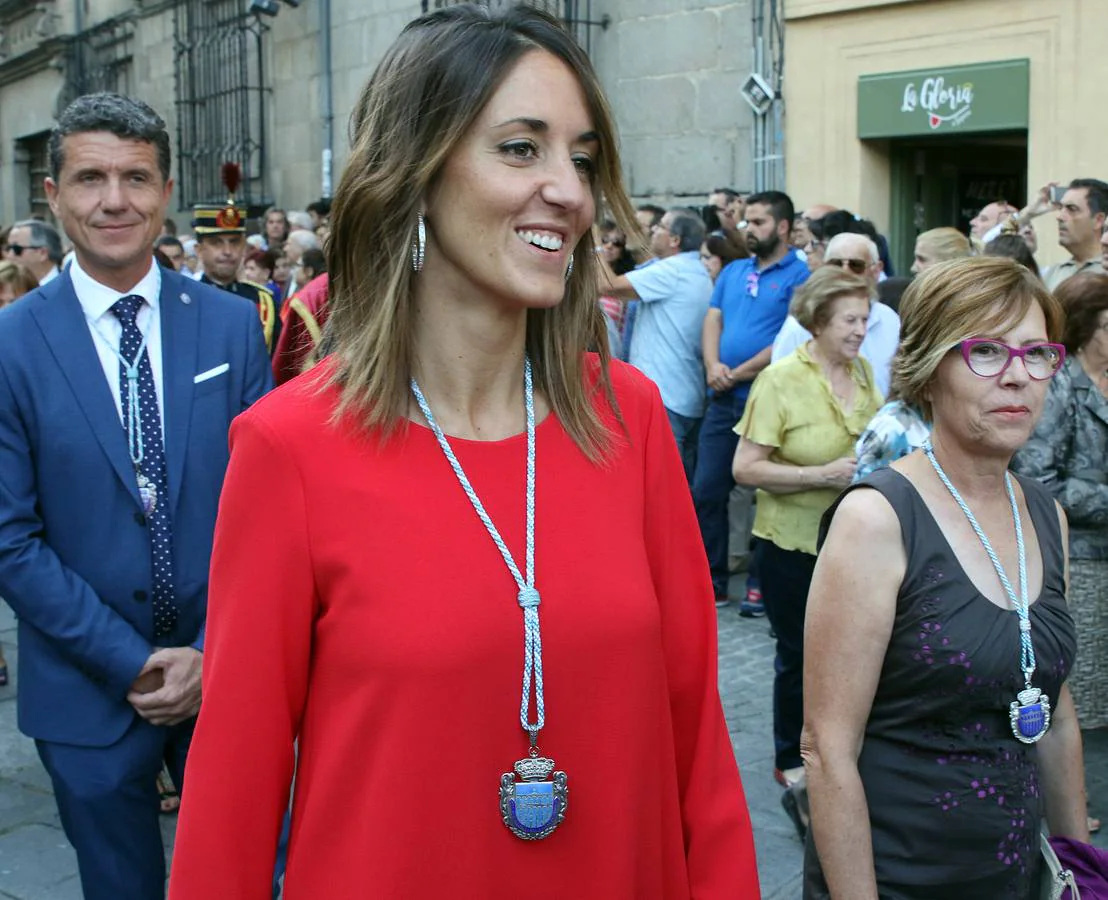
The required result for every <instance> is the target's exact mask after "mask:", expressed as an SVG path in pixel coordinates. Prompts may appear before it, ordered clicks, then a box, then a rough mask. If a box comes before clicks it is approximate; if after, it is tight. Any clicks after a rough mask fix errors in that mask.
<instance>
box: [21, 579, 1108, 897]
mask: <svg viewBox="0 0 1108 900" xmlns="http://www.w3.org/2000/svg"><path fill="white" fill-rule="evenodd" d="M741 591H742V579H741V577H737V578H736V579H734V580H733V582H732V590H731V594H732V596H739V595H740V594H741ZM0 643H2V644H3V648H4V655H5V656H6V657H7V659H8V667H9V671H10V672H11V674H12V682H13V683H12V684H10V685H9V686H8V687H6V688H0V900H81V889H80V883H79V882H78V879H77V861H76V858H75V856H74V854H73V850H72V849H71V848H70V846H69V844H68V843H67V842H66V839H65V835H64V834H63V833H62V830H61V825H60V824H59V822H58V816H57V812H56V810H55V808H54V800H53V796H52V795H51V792H50V782H49V779H48V778H47V777H46V774H45V772H44V771H43V769H42V765H41V764H40V762H39V760H38V756H37V754H36V753H35V748H34V744H33V742H31V741H30V740H28V739H27V738H25V737H23V736H22V735H21V734H19V732H18V730H17V729H16V716H15V691H16V685H15V683H14V682H15V675H16V662H17V660H18V655H19V653H18V648H17V647H16V645H15V620H14V618H13V616H12V614H11V610H10V609H8V607H7V606H5V605H4V604H2V603H0ZM719 645H720V676H719V677H720V694H721V697H722V699H723V709H724V712H725V714H726V715H727V722H728V726H729V729H730V734H731V742H732V745H733V746H734V748H735V757H736V759H738V761H739V767H740V769H741V770H742V774H743V784H744V787H745V790H746V799H747V804H748V806H749V807H750V815H751V819H752V821H753V824H754V838H755V843H756V845H757V851H758V868H759V872H760V875H761V883H762V896H763V900H799V897H800V893H801V888H800V885H801V874H800V872H801V863H802V859H803V847H802V845H801V843H800V841H799V840H798V839H797V837H796V833H795V831H794V830H793V826H792V823H791V822H790V821H789V819H788V818H787V817H786V816H785V814H784V812H783V811H782V810H781V805H780V801H781V789H780V788H779V787H778V786H777V784H776V783H775V782H774V781H773V738H772V731H773V728H772V721H773V713H772V706H771V691H770V687H771V684H772V680H773V641H772V640H771V639H770V637H769V634H768V625H767V624H766V620H765V619H742V618H740V617H739V616H738V613H737V610H736V608H734V607H732V608H730V609H723V610H720V611H719ZM1085 767H1086V773H1087V774H1086V781H1087V784H1088V787H1089V808H1090V809H1091V810H1092V811H1093V812H1094V814H1095V813H1100V814H1102V815H1108V729H1102V730H1101V731H1099V732H1097V733H1093V734H1089V735H1086V744H1085ZM175 824H176V820H175V819H174V818H173V817H163V819H162V830H163V835H164V837H165V843H166V847H167V851H166V852H167V858H168V855H169V853H170V849H169V848H171V847H172V843H173V833H174V826H175ZM1094 843H1096V844H1097V845H1098V846H1100V847H1106V848H1108V838H1106V835H1105V834H1104V833H1103V832H1102V833H1101V835H1099V836H1098V837H1097V838H1096V839H1095V841H1094Z"/></svg>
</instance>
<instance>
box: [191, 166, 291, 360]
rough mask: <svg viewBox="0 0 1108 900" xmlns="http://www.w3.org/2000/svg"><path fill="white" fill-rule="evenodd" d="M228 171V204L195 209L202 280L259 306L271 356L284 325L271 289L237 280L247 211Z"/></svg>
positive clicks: (195, 228)
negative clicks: (242, 205) (202, 268)
mask: <svg viewBox="0 0 1108 900" xmlns="http://www.w3.org/2000/svg"><path fill="white" fill-rule="evenodd" d="M227 168H228V167H227V166H224V181H225V183H227V185H228V191H229V196H228V199H227V203H226V205H223V206H219V205H216V204H211V203H201V204H198V205H197V206H194V207H193V210H192V231H193V234H195V235H196V255H197V256H198V257H199V258H200V262H201V263H202V264H203V267H204V274H203V275H201V276H200V281H202V282H204V283H205V284H214V285H215V286H216V287H220V288H223V290H225V291H230V292H231V293H232V294H238V295H239V296H240V297H245V298H246V299H247V300H249V301H250V302H251V303H253V304H254V305H255V306H257V307H258V317H259V318H260V319H261V322H262V331H263V333H264V334H265V346H266V349H267V350H268V351H269V353H270V355H271V356H272V355H273V348H274V347H276V346H277V336H278V334H279V333H280V330H281V323H280V320H279V319H278V318H277V309H276V304H274V302H273V294H272V293H271V292H270V291H269V289H268V288H266V287H264V286H263V285H260V284H255V283H254V282H253V281H239V279H238V273H239V267H240V266H241V265H242V258H243V254H244V253H245V252H246V210H245V209H243V208H242V207H241V206H238V205H237V204H236V203H235V196H234V191H235V187H234V185H235V184H237V179H236V178H228V172H227ZM235 168H237V167H235Z"/></svg>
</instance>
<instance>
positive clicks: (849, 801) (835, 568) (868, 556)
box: [801, 488, 907, 900]
mask: <svg viewBox="0 0 1108 900" xmlns="http://www.w3.org/2000/svg"><path fill="white" fill-rule="evenodd" d="M906 567H907V560H906V557H905V552H904V544H903V540H902V538H901V533H900V523H899V520H898V519H897V517H896V513H895V512H894V511H893V509H892V507H891V506H890V505H889V503H888V501H887V500H885V498H884V497H883V496H882V495H881V494H880V493H878V492H877V491H875V490H871V489H865V488H863V489H859V490H855V491H854V492H852V493H850V494H848V495H847V496H846V497H845V498H844V499H843V501H842V502H841V504H840V505H839V508H838V510H837V511H836V513H835V517H834V519H833V521H832V523H831V529H830V531H829V533H828V535H827V540H826V542H825V543H824V546H823V548H822V549H821V551H820V555H819V560H818V562H817V563H816V570H815V574H814V576H813V578H812V586H811V589H810V591H809V593H808V611H807V616H806V622H805V628H804V732H803V735H802V737H801V754H802V755H803V757H804V767H805V770H806V772H807V777H808V797H809V801H810V804H811V813H812V834H813V837H814V838H815V843H816V850H817V851H818V853H819V858H820V864H821V866H822V867H823V874H824V877H825V878H826V880H827V885H828V887H829V888H830V891H831V896H832V897H834V898H835V900H877V880H876V875H875V871H874V864H873V845H872V843H871V840H870V825H869V810H868V808H867V806H866V796H865V792H864V790H863V788H862V780H861V777H860V776H859V773H858V756H859V754H860V752H861V749H862V741H863V740H864V736H865V727H866V721H867V719H868V718H869V714H870V709H871V707H872V705H873V697H874V695H875V693H876V691H877V685H878V681H879V678H880V675H881V666H882V663H883V661H884V659H885V652H886V650H887V648H888V644H889V636H890V635H891V633H892V627H893V621H894V619H895V617H896V599H897V593H898V591H899V589H900V584H901V582H902V580H903V578H904V573H905V570H906Z"/></svg>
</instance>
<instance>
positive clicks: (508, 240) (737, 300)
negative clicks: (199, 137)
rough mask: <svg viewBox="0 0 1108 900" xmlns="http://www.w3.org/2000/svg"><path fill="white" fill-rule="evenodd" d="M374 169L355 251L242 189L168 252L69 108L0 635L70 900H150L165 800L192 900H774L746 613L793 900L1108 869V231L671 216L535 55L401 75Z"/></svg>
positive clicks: (746, 212)
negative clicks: (759, 823) (749, 720)
mask: <svg viewBox="0 0 1108 900" xmlns="http://www.w3.org/2000/svg"><path fill="white" fill-rule="evenodd" d="M457 59H467V60H468V59H481V60H483V61H484V64H483V65H482V66H458V65H457V64H456V62H455V61H456V60H457ZM352 134H353V139H354V143H353V149H352V153H351V156H350V159H349V161H348V163H347V166H346V170H345V173H344V175H343V178H342V182H341V185H340V187H339V190H338V191H337V192H336V199H335V201H334V206H333V209H332V207H331V205H330V204H329V203H327V202H321V203H315V204H312V205H311V206H309V207H308V208H307V210H305V211H304V212H303V213H299V212H286V211H284V210H281V209H270V210H268V211H266V212H265V214H264V215H263V216H262V217H260V220H259V227H258V230H257V233H256V234H253V233H249V232H250V231H251V230H252V228H251V223H250V222H249V221H248V218H247V214H246V213H247V211H246V210H245V209H243V208H242V207H241V206H240V205H239V204H238V203H237V202H236V199H235V193H236V189H237V186H238V173H237V170H236V169H235V167H234V166H226V167H225V168H224V173H223V174H224V181H225V184H226V186H227V189H228V199H227V201H226V202H224V203H216V204H200V205H198V206H197V207H195V208H194V209H193V211H192V219H191V223H190V233H189V234H187V235H185V234H178V233H177V229H176V227H175V226H174V224H173V222H172V221H170V220H169V219H168V218H167V217H166V213H167V209H168V204H169V201H170V197H171V193H172V183H171V181H170V178H169V171H170V166H169V137H168V134H167V132H166V128H165V123H164V121H163V120H162V119H161V117H160V116H159V115H158V114H157V112H156V111H154V110H153V109H151V108H150V107H149V106H147V105H146V104H144V103H141V102H139V101H136V100H133V99H129V98H126V97H122V96H119V95H116V94H95V95H89V96H86V97H81V98H79V99H77V100H76V101H74V102H73V103H72V104H71V106H70V107H69V108H67V109H66V110H65V111H64V112H63V113H62V115H61V116H60V118H59V122H58V125H57V128H56V129H55V131H54V133H53V135H52V137H51V142H50V175H49V177H48V178H47V179H46V183H45V184H46V193H47V197H48V199H49V202H50V208H51V212H52V214H53V216H54V218H55V220H56V221H57V223H58V227H55V226H54V225H52V224H50V223H48V222H45V221H43V220H40V219H28V220H24V221H20V222H17V223H16V224H14V225H13V226H11V227H10V228H8V229H7V230H6V231H4V232H3V234H2V236H0V246H2V249H3V257H4V261H3V262H2V263H0V305H4V307H5V308H4V309H3V310H2V311H0V596H2V597H3V598H4V599H5V600H6V601H7V602H9V603H10V604H11V605H12V607H13V608H14V610H15V612H16V614H17V616H18V619H19V629H20V631H19V639H20V685H19V687H20V691H19V717H20V728H21V729H22V730H23V731H24V732H25V733H26V734H28V735H29V736H31V737H33V738H34V739H35V741H36V747H37V749H38V752H39V755H40V757H41V759H42V762H43V765H44V766H45V768H46V771H47V772H48V774H49V776H50V778H51V781H52V784H53V787H54V792H55V796H56V799H57V804H58V809H59V813H60V816H61V821H62V825H63V827H64V829H65V833H66V835H67V837H68V839H69V840H70V841H71V843H72V844H73V846H74V848H75V849H76V851H77V858H78V863H79V867H80V874H81V882H82V887H83V891H84V895H85V897H86V898H89V900H153V898H155V897H159V898H160V897H162V896H163V892H164V885H165V880H166V871H165V865H164V856H163V852H162V847H161V837H160V832H159V829H158V806H159V792H160V793H161V797H160V802H161V804H162V806H161V808H162V810H163V811H165V810H171V809H173V808H175V806H176V798H175V796H174V795H175V793H176V791H177V790H178V789H179V790H180V793H181V795H182V805H181V812H180V817H181V818H180V822H179V825H178V831H177V844H176V847H175V852H174V862H173V870H172V872H171V873H170V888H169V890H170V897H171V898H172V900H192V898H196V900H208V898H211V897H232V898H236V900H238V898H242V900H263V898H268V897H270V896H275V895H276V892H277V891H278V890H279V889H280V888H279V882H280V881H281V880H282V878H283V890H284V896H285V897H287V898H289V900H298V898H315V897H321V896H327V897H334V898H345V897H351V898H353V897H358V896H363V895H364V894H365V892H366V891H367V890H369V891H370V892H371V893H373V894H375V895H377V894H379V895H380V896H389V897H401V896H403V897H424V896H426V897H431V896H436V897H437V896H440V895H444V894H446V893H447V892H450V893H452V894H457V895H461V896H480V897H486V898H497V897H503V898H508V897H517V896H520V891H521V888H520V885H523V884H526V885H528V886H529V887H527V888H526V892H527V893H529V895H531V896H535V897H542V898H564V897H596V898H600V897H604V898H615V897H627V898H631V897H634V898H636V900H638V898H644V900H651V898H657V900H663V898H664V900H681V898H724V897H749V898H754V897H757V896H758V895H759V887H758V877H757V867H756V862H755V855H754V843H753V835H752V832H751V825H750V817H749V814H748V811H747V808H746V803H745V800H744V794H743V787H742V783H741V780H740V776H739V772H738V768H737V766H736V762H735V758H734V754H733V752H732V749H731V744H730V740H729V738H728V732H727V727H726V724H725V722H724V719H723V713H722V708H721V704H720V699H719V694H718V688H717V679H716V673H717V647H716V623H717V616H718V615H728V614H734V613H733V612H732V610H734V611H736V612H737V613H738V615H740V616H742V617H745V618H749V619H758V618H761V617H763V616H765V617H766V618H767V619H768V623H769V625H770V627H771V629H772V633H773V635H774V638H775V641H776V658H775V661H774V666H773V671H772V673H770V672H769V671H767V673H766V678H767V684H768V682H769V680H770V679H771V678H772V683H773V710H774V716H773V734H772V742H773V746H774V758H775V772H774V777H775V779H776V780H777V782H778V783H779V784H780V786H781V789H782V790H781V803H782V806H783V809H784V812H785V813H786V814H787V815H788V817H789V818H790V819H791V820H792V822H793V824H794V825H795V827H796V829H797V831H798V833H799V835H800V836H801V837H802V838H803V839H804V840H806V860H805V872H804V896H805V897H806V898H813V900H814V898H832V897H834V898H838V897H855V896H856V897H873V898H876V897H878V896H880V897H888V898H897V900H911V898H924V897H926V898H934V897H937V896H942V897H944V898H953V900H958V898H966V900H968V898H971V897H972V898H978V897H1002V896H1003V897H1013V898H1024V900H1030V898H1037V897H1038V896H1039V893H1038V892H1039V889H1040V887H1041V886H1042V885H1043V883H1044V882H1045V880H1046V879H1048V878H1049V877H1050V875H1049V872H1048V871H1047V869H1046V868H1045V863H1044V856H1043V855H1041V852H1040V842H1039V832H1040V828H1041V827H1042V826H1043V825H1044V823H1045V826H1046V828H1047V830H1048V831H1049V832H1050V834H1051V835H1053V836H1054V838H1055V839H1056V843H1055V845H1054V846H1055V852H1058V853H1064V852H1065V847H1066V846H1067V845H1066V844H1065V843H1064V842H1065V841H1067V840H1069V841H1075V842H1084V841H1087V840H1088V837H1089V834H1090V831H1092V830H1095V828H1097V827H1099V823H1098V822H1096V821H1095V819H1092V818H1090V817H1089V815H1088V811H1087V810H1086V806H1085V792H1084V776H1083V770H1082V752H1081V729H1083V728H1084V729H1091V728H1102V727H1105V726H1108V704H1106V698H1108V605H1106V602H1105V601H1106V598H1108V467H1106V462H1105V460H1106V459H1108V455H1106V454H1108V399H1106V397H1108V274H1105V270H1104V265H1105V263H1106V262H1108V229H1106V227H1105V226H1106V217H1108V184H1105V183H1103V182H1100V181H1098V180H1095V179H1087V178H1083V179H1076V180H1074V181H1071V182H1069V183H1068V184H1067V185H1065V186H1063V185H1060V184H1057V183H1052V184H1049V185H1046V186H1045V187H1044V188H1043V189H1042V190H1041V191H1040V192H1039V193H1038V194H1037V195H1036V197H1035V198H1033V199H1032V202H1031V203H1030V204H1028V205H1027V206H1025V207H1023V208H1022V209H1020V208H1017V207H1015V206H1013V205H1012V204H1009V203H1007V202H1006V201H1003V200H998V201H997V202H995V203H991V204H989V205H988V206H986V207H985V208H984V209H982V210H981V212H980V214H979V215H978V216H976V217H975V218H974V219H973V222H972V225H971V233H970V234H969V235H965V234H962V233H961V232H959V231H958V230H957V229H956V228H953V227H941V228H935V229H931V230H928V231H924V232H923V233H921V234H920V235H919V236H918V237H917V239H916V244H915V248H914V249H915V252H914V259H913V263H912V266H911V274H912V277H911V278H909V277H906V276H905V277H899V278H898V277H896V275H895V273H894V269H893V264H892V260H891V258H890V255H889V245H888V242H887V240H886V239H885V237H884V236H882V235H881V234H880V233H879V232H878V230H877V229H876V228H875V227H874V226H873V224H872V223H870V222H869V221H867V220H865V219H862V218H860V217H858V216H856V215H854V214H853V213H851V212H850V211H846V210H841V209H836V208H834V207H833V206H830V205H828V204H812V205H809V206H808V207H806V208H805V209H804V210H803V211H802V212H801V213H799V214H798V213H797V211H796V209H795V207H794V204H793V201H792V199H791V198H790V197H789V196H788V195H787V194H785V193H783V192H781V191H776V190H767V191H760V192H757V193H752V194H743V193H740V192H738V191H735V190H731V189H718V190H715V191H712V192H711V193H710V194H709V195H708V197H707V202H706V204H705V205H704V206H702V207H697V208H690V207H686V206H674V207H671V208H664V207H660V206H656V205H652V204H644V205H641V206H639V207H638V208H637V209H636V208H635V207H634V206H633V205H632V203H631V201H630V199H629V198H628V196H627V194H626V192H625V190H624V187H623V182H622V175H621V171H620V162H619V157H618V151H617V140H616V136H615V128H614V123H613V122H612V120H611V117H610V113H609V112H608V107H607V105H606V103H605V101H604V98H603V94H602V91H601V89H600V86H599V83H598V81H597V79H596V76H595V73H594V72H593V70H592V68H591V65H590V63H589V61H588V59H587V57H586V56H585V55H584V53H583V52H582V51H581V49H580V48H579V47H578V46H577V45H576V43H575V42H574V41H573V40H572V38H570V37H569V36H568V35H567V34H566V33H565V31H563V30H562V28H561V27H560V26H559V25H558V23H557V22H556V21H555V20H554V19H552V18H551V17H549V16H547V15H546V14H544V13H542V12H539V11H536V10H534V9H530V8H528V7H525V6H514V7H510V8H508V9H506V10H503V11H499V12H490V11H489V10H488V9H484V8H477V7H474V6H468V5H462V6H455V7H451V8H448V9H443V10H439V11H436V12H433V13H430V14H428V15H425V16H423V17H421V18H420V19H417V20H416V21H415V22H413V23H412V24H410V25H409V26H408V27H407V28H406V29H405V30H404V32H403V34H402V35H401V37H400V38H399V39H398V41H397V42H396V43H395V44H394V45H393V47H392V48H391V49H390V50H389V52H388V53H387V54H386V56H385V58H384V60H383V61H382V62H381V64H380V65H379V67H378V68H377V70H376V72H375V73H374V75H373V77H372V78H371V80H370V81H369V83H368V84H367V85H366V87H365V89H364V91H363V94H362V97H361V98H360V99H359V102H358V104H357V105H356V111H355V114H354V120H353V129H352ZM1051 212H1053V214H1055V215H1056V216H1057V219H1058V224H1059V236H1060V237H1059V241H1060V243H1061V245H1062V247H1063V248H1064V249H1065V250H1066V251H1067V252H1068V254H1069V258H1068V259H1067V260H1066V261H1065V262H1063V263H1060V264H1058V265H1056V266H1052V267H1049V268H1045V269H1042V270H1040V268H1039V267H1038V266H1037V264H1036V261H1035V253H1036V252H1037V250H1038V248H1037V235H1036V232H1035V230H1034V225H1033V223H1034V220H1035V219H1036V218H1037V217H1038V216H1041V215H1045V214H1047V213H1051ZM1102 241H1103V245H1104V249H1103V250H1102ZM1102 253H1103V256H1102ZM297 376H299V377H297ZM275 384H276V385H284V386H283V387H282V388H281V389H280V390H276V391H272V392H271V388H272V387H273V386H274V385H275ZM228 444H229V445H230V449H228ZM582 510H588V511H589V514H588V515H582ZM736 535H738V538H737V539H736ZM598 547H602V548H603V549H604V552H603V553H598V552H596V551H597V548H598ZM744 568H745V569H746V570H747V578H746V589H745V591H744V592H743V594H742V596H731V595H730V594H729V583H730V580H731V576H732V574H733V573H734V571H735V570H736V569H744ZM713 601H714V605H713ZM521 633H522V637H523V640H522V641H521V640H520V637H521ZM521 647H522V649H523V651H524V652H523V659H522V660H521V659H520V658H519V657H520V654H519V650H520V648H521ZM521 671H522V673H523V677H522V695H521V691H520V687H521V679H520V672H521ZM6 678H7V672H6V667H5V664H4V661H3V657H2V656H0V679H4V680H6ZM0 683H2V682H0ZM547 701H549V702H547ZM517 711H518V712H517ZM769 739H770V736H768V735H767V740H769ZM186 759H187V760H188V767H187V792H186V791H185V790H184V788H185V784H186V766H185V763H186ZM294 774H295V778H294ZM294 782H295V783H294ZM290 794H291V801H290ZM444 807H448V809H449V812H450V824H449V825H448V826H447V827H446V828H445V829H444V821H443V820H444V818H445V815H444V813H445V812H446V809H444ZM455 817H457V818H459V821H458V822H454V821H453V820H454V818H455Z"/></svg>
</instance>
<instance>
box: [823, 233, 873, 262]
mask: <svg viewBox="0 0 1108 900" xmlns="http://www.w3.org/2000/svg"><path fill="white" fill-rule="evenodd" d="M847 241H860V242H861V243H862V245H863V246H864V247H865V248H866V253H867V254H868V255H869V261H870V265H873V264H875V263H879V262H881V253H880V252H879V251H878V249H877V244H876V242H875V241H874V240H873V238H871V237H869V235H866V234H862V233H861V232H858V231H840V232H839V233H838V234H836V235H835V236H834V237H833V238H831V240H829V241H828V242H827V247H826V248H825V249H824V251H823V258H824V259H825V260H826V259H838V257H837V256H834V252H835V251H836V250H838V249H839V247H841V246H842V245H843V244H845V243H846V242H847Z"/></svg>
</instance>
